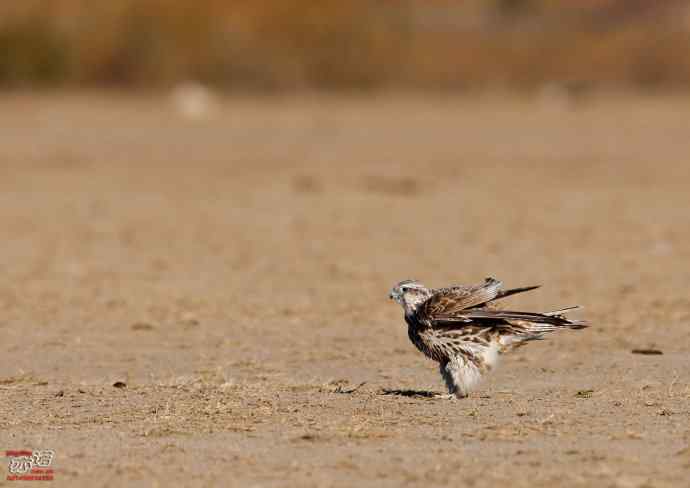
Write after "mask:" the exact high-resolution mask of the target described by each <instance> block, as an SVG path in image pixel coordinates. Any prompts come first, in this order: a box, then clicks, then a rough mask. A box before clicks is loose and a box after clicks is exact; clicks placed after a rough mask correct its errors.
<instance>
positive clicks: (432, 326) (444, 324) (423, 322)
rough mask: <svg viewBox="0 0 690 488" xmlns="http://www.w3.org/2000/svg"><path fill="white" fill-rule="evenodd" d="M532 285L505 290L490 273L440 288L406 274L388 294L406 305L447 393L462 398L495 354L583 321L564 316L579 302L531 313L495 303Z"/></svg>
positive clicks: (415, 337) (411, 330) (413, 335)
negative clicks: (476, 282)
mask: <svg viewBox="0 0 690 488" xmlns="http://www.w3.org/2000/svg"><path fill="white" fill-rule="evenodd" d="M536 288H539V286H527V287H523V288H512V289H509V290H503V284H502V283H501V282H500V281H499V280H497V279H494V278H486V280H485V281H484V282H483V283H481V284H479V285H458V286H451V287H448V288H439V289H433V288H427V287H425V286H424V285H423V284H421V283H420V282H419V281H416V280H405V281H401V282H400V283H398V284H397V285H395V286H394V287H393V289H392V290H391V293H390V298H391V299H393V300H395V301H396V302H398V303H399V304H400V305H402V307H403V309H404V310H405V322H407V326H408V329H407V333H408V336H409V338H410V340H411V341H412V343H413V344H414V345H415V346H416V347H417V349H419V350H420V351H421V352H423V353H424V354H425V355H426V356H427V357H428V358H430V359H433V360H434V361H437V362H438V363H439V369H440V372H441V376H443V379H444V380H445V382H446V385H447V386H448V393H449V398H454V397H455V398H464V397H466V396H467V395H468V393H469V392H470V391H471V390H472V388H473V387H474V386H476V385H477V383H478V382H479V380H480V379H481V377H482V374H484V373H486V372H487V371H489V370H491V369H492V368H493V367H494V366H495V365H496V363H497V361H498V355H499V354H501V353H504V352H506V351H509V350H511V349H513V348H515V347H518V346H521V345H523V344H525V343H527V342H529V341H532V340H538V339H542V338H543V336H544V334H546V333H548V332H553V331H555V330H558V329H564V328H566V329H583V328H585V327H587V324H586V322H584V321H580V320H570V319H568V318H566V317H565V316H564V314H565V313H566V312H569V311H571V310H575V309H577V308H579V307H578V306H575V307H568V308H563V309H560V310H555V311H553V312H546V313H534V312H515V311H510V310H500V309H498V307H497V306H496V304H495V303H493V302H494V301H495V300H499V299H501V298H505V297H508V296H510V295H515V294H516V293H522V292H526V291H530V290H534V289H536Z"/></svg>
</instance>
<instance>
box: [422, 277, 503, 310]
mask: <svg viewBox="0 0 690 488" xmlns="http://www.w3.org/2000/svg"><path fill="white" fill-rule="evenodd" d="M502 286H503V283H501V282H500V281H498V280H497V279H495V278H487V279H486V280H484V283H482V284H480V285H474V286H453V287H450V288H441V289H440V290H436V292H435V293H434V294H433V295H432V296H431V297H429V298H428V299H427V300H426V301H425V302H424V303H423V304H422V305H420V307H419V311H418V316H419V318H420V319H427V320H433V319H434V317H438V316H455V315H456V314H458V313H459V312H462V311H463V310H465V309H468V308H471V307H476V306H478V305H482V304H484V303H486V302H490V301H491V300H494V299H495V298H496V297H497V296H498V295H499V293H500V291H501V287H502Z"/></svg>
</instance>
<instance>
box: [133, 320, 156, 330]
mask: <svg viewBox="0 0 690 488" xmlns="http://www.w3.org/2000/svg"><path fill="white" fill-rule="evenodd" d="M131 329H132V330H153V329H155V327H154V326H153V325H152V324H149V323H147V322H136V323H134V324H132V327H131Z"/></svg>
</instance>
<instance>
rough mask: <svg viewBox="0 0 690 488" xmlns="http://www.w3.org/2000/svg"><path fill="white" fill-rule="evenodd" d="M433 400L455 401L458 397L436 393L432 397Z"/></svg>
mask: <svg viewBox="0 0 690 488" xmlns="http://www.w3.org/2000/svg"><path fill="white" fill-rule="evenodd" d="M434 398H435V399H437V400H457V399H458V397H456V396H455V395H454V394H453V393H437V394H435V395H434Z"/></svg>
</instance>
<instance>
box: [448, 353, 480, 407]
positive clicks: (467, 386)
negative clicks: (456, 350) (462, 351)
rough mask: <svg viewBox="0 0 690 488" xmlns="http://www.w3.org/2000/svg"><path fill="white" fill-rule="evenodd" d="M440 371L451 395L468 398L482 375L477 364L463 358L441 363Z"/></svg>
mask: <svg viewBox="0 0 690 488" xmlns="http://www.w3.org/2000/svg"><path fill="white" fill-rule="evenodd" d="M439 371H440V372H441V376H442V377H443V380H444V381H445V382H446V386H447V387H448V393H449V395H453V396H454V397H455V398H466V397H467V395H468V394H469V392H470V390H471V389H472V387H473V386H474V385H476V384H477V383H478V382H479V379H480V377H481V372H480V371H479V368H477V366H475V365H474V364H473V363H472V362H470V361H465V360H462V359H457V360H456V359H453V360H450V361H447V362H445V363H441V364H440V365H439Z"/></svg>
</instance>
